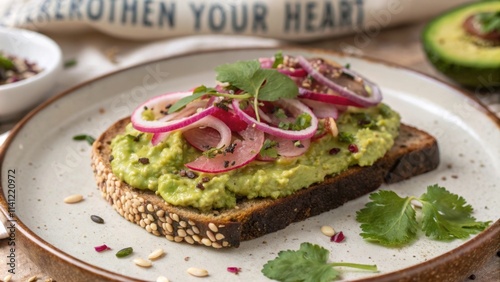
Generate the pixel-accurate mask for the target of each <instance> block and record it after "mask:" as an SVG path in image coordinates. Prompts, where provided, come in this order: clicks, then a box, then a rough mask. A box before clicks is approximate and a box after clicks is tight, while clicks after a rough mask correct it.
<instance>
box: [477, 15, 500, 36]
mask: <svg viewBox="0 0 500 282" xmlns="http://www.w3.org/2000/svg"><path fill="white" fill-rule="evenodd" d="M476 19H477V20H478V22H479V24H480V26H481V31H482V32H484V33H489V32H493V31H500V11H497V12H484V13H479V14H477V15H476Z"/></svg>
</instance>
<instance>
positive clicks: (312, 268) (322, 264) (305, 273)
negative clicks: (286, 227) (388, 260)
mask: <svg viewBox="0 0 500 282" xmlns="http://www.w3.org/2000/svg"><path fill="white" fill-rule="evenodd" d="M329 254H330V252H329V251H328V250H326V249H325V248H323V247H321V246H318V245H314V244H311V243H307V242H305V243H302V244H301V245H300V249H299V250H297V251H292V250H287V251H281V252H279V253H278V257H277V258H275V259H274V260H270V261H268V262H267V263H266V264H265V265H264V267H263V268H262V273H263V274H264V275H265V276H266V277H267V278H270V279H274V280H278V281H304V282H323V281H324V282H327V281H332V280H334V279H336V278H338V276H339V274H340V272H339V271H338V270H336V269H334V268H333V267H338V266H345V267H353V268H357V269H362V270H368V271H377V266H376V265H367V264H357V263H347V262H332V263H328V256H329Z"/></svg>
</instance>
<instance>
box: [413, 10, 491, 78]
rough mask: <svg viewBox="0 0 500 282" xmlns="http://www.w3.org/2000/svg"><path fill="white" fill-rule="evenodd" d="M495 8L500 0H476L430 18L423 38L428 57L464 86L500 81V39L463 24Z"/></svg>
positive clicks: (437, 66) (444, 72)
mask: <svg viewBox="0 0 500 282" xmlns="http://www.w3.org/2000/svg"><path fill="white" fill-rule="evenodd" d="M495 11H500V1H483V2H475V3H473V4H468V5H465V6H461V7H458V8H456V9H454V10H452V11H449V12H447V13H445V14H443V15H441V16H439V17H438V18H436V19H434V20H433V21H431V22H430V23H429V24H428V25H427V26H426V28H425V29H424V32H423V38H422V39H423V46H424V50H425V52H426V54H427V57H428V59H429V61H430V62H431V63H432V64H433V65H434V66H435V67H436V68H437V69H438V70H439V71H441V72H442V73H443V74H445V75H446V76H448V77H449V78H451V79H452V80H454V81H456V82H458V83H460V84H462V85H464V86H472V87H489V86H497V85H500V43H498V42H491V41H488V40H484V39H481V38H479V37H477V36H474V35H471V34H469V33H468V32H467V31H466V30H465V29H464V28H463V26H462V25H463V23H464V21H465V20H466V19H467V18H468V17H470V16H472V15H475V14H478V13H483V12H495Z"/></svg>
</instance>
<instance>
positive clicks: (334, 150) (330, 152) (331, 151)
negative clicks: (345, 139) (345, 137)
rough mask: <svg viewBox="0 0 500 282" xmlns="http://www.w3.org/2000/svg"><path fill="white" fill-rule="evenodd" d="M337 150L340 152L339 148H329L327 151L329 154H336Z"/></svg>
mask: <svg viewBox="0 0 500 282" xmlns="http://www.w3.org/2000/svg"><path fill="white" fill-rule="evenodd" d="M339 152H340V148H332V149H330V151H328V153H329V154H330V155H336V154H338V153H339Z"/></svg>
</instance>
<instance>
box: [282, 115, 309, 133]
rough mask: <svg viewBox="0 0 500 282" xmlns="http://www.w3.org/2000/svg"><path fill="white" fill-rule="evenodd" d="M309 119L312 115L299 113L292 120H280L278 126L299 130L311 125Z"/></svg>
mask: <svg viewBox="0 0 500 282" xmlns="http://www.w3.org/2000/svg"><path fill="white" fill-rule="evenodd" d="M311 119H312V117H311V115H309V114H308V113H301V114H300V115H299V116H297V118H296V119H295V121H294V122H280V123H279V124H278V127H279V128H281V129H284V130H295V131H299V130H302V129H306V128H308V127H309V126H311Z"/></svg>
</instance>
